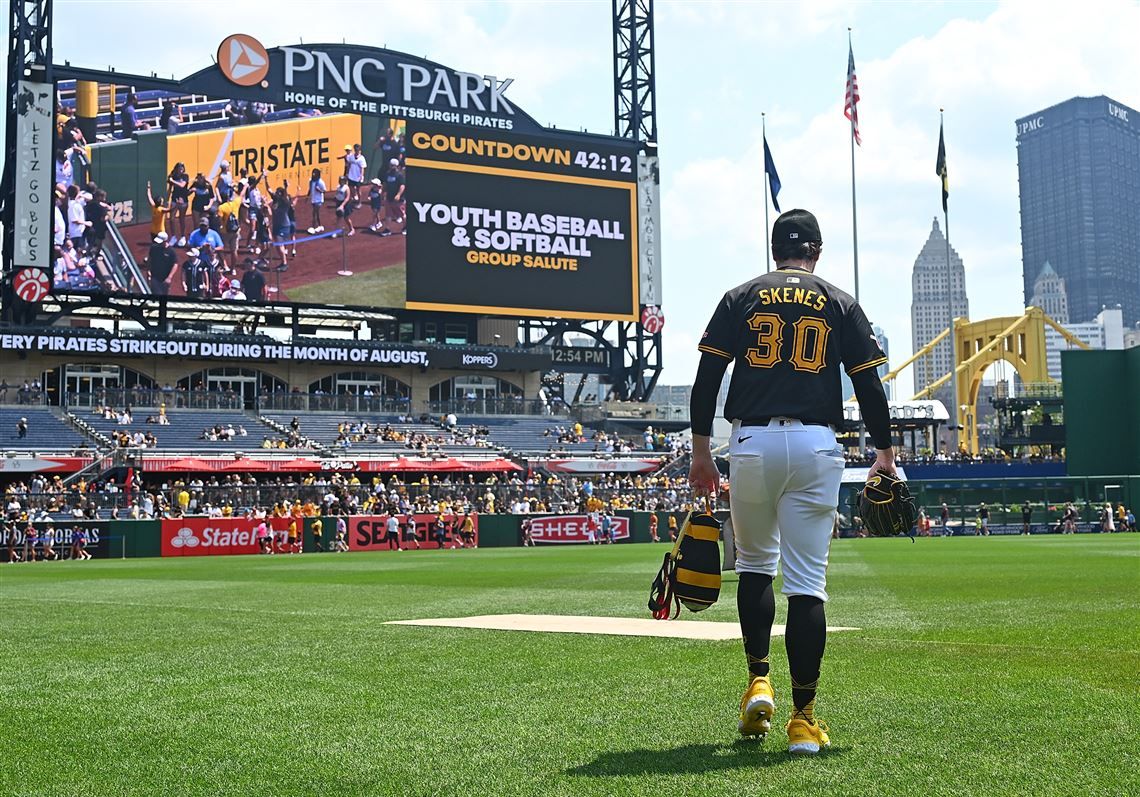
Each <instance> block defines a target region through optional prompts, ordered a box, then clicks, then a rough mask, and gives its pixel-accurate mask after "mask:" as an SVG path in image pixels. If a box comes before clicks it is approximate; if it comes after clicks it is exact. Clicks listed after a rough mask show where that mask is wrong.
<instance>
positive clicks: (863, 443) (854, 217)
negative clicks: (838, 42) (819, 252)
mask: <svg viewBox="0 0 1140 797" xmlns="http://www.w3.org/2000/svg"><path fill="white" fill-rule="evenodd" d="M847 51H848V52H849V53H850V52H851V51H852V45H851V28H848V29H847ZM848 79H849V80H850V78H848ZM855 116H856V114H855V112H854V111H853V112H852V114H851V119H850V122H851V247H852V252H853V253H854V261H855V301H856V303H858V301H859V216H858V213H857V212H856V205H855ZM866 450H867V427H866V425H865V424H864V423H863V413H862V411H860V413H859V455H860V456H862V455H863V452H864V451H866Z"/></svg>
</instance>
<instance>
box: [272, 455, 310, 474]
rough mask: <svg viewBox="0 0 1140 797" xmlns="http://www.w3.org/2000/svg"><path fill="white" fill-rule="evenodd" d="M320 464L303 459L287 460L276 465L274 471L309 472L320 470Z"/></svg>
mask: <svg viewBox="0 0 1140 797" xmlns="http://www.w3.org/2000/svg"><path fill="white" fill-rule="evenodd" d="M320 469H321V463H320V462H318V461H317V460H315V459H304V458H303V457H296V458H294V459H287V460H285V461H284V462H279V463H277V468H276V470H293V471H310V470H320Z"/></svg>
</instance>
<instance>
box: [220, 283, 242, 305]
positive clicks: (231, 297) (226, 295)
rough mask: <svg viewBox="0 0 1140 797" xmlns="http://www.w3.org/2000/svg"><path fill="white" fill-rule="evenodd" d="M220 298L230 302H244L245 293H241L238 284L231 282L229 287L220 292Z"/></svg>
mask: <svg viewBox="0 0 1140 797" xmlns="http://www.w3.org/2000/svg"><path fill="white" fill-rule="evenodd" d="M222 298H223V299H225V300H227V301H231V302H244V301H245V293H243V292H242V289H241V283H240V282H231V283H230V287H228V288H226V289H225V290H224V291H222Z"/></svg>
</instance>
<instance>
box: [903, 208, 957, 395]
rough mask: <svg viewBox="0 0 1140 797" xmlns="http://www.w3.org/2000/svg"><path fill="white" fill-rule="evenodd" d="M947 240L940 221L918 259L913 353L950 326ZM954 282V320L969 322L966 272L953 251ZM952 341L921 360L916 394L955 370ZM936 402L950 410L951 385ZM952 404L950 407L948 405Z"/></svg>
mask: <svg viewBox="0 0 1140 797" xmlns="http://www.w3.org/2000/svg"><path fill="white" fill-rule="evenodd" d="M946 267H947V264H946V237H945V236H944V235H943V234H942V228H941V227H940V226H939V225H938V219H937V218H935V219H934V224H933V225H931V228H930V236H929V237H928V238H927V239H926V243H925V244H923V246H922V251H921V252H919V253H918V257H916V258H915V259H914V270H913V271H912V272H911V278H910V279H911V303H910V335H911V343H912V345H913V346H914V349H913V351H918V350H919V349H920V348H922V347H923V346H925V345H926V344H927V343H929V342H930V341H931V340H933V339H934V338H935V337H936V336H937V335H938V333H939V332H941V331H942V330H944V329H946V328H947V327H948V326H949V325H950V317H949V306H948V303H947V301H946V298H947V297H946ZM950 274H951V279H950V282H951V284H952V286H953V290H954V316H955V317H956V318H969V316H970V303H969V300H968V299H967V298H966V269H965V268H964V267H963V265H962V258H961V257H959V256H958V253H957V252H955V251H954V248H953V247H951V248H950ZM951 364H952V361H951V351H950V341H949V340H943V341H942V342H941V343H939V344H938V345H937V346H936V347H935V349H934V354H933V356H930V355H927V356H925V357H920V358H919V359H918V360H917V361H916V362H915V363H914V365H913V366H912V367H913V368H914V390H915V392H916V393H917V392H918V391H919V390H922V389H923V388H924V387H926V386H927V385H929V384H930V383H931V382H933V381H934V380H935V379H938V378H939V377H940V376H942V375H943V374H947V373H949V372H950V368H951ZM935 398H937V399H938V400H940V401H942V402H943V403H944V404H946V407H947V408H948V409H949V408H951V407H953V405H954V402H953V401H952V400H949V399H950V387H949V384H947V385H944V386H943V387H942V389H941V390H939V391H937V392H936V393H935ZM948 401H949V403H947V402H948Z"/></svg>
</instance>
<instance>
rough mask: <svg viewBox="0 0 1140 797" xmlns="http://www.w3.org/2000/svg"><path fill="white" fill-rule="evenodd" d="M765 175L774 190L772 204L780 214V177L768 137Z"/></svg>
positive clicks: (765, 153)
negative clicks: (769, 147)
mask: <svg viewBox="0 0 1140 797" xmlns="http://www.w3.org/2000/svg"><path fill="white" fill-rule="evenodd" d="M764 174H766V175H768V186H769V188H771V189H772V204H773V205H775V206H776V212H777V213H779V212H780V203H779V201H778V200H777V199H776V197H777V196H779V195H780V175H778V174H776V164H775V163H774V162H773V161H772V151H771V150H769V149H768V136H764Z"/></svg>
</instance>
